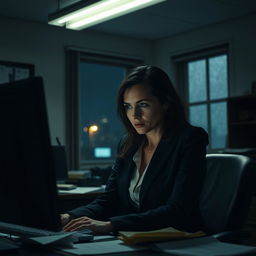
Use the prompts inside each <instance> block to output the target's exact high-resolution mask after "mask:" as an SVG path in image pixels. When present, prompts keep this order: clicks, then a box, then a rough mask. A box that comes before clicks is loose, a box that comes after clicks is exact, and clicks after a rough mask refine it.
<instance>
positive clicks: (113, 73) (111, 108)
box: [80, 61, 126, 163]
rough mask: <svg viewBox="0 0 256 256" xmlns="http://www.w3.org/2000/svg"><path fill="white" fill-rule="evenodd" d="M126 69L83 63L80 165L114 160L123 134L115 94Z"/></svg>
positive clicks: (81, 73) (81, 70)
mask: <svg viewBox="0 0 256 256" xmlns="http://www.w3.org/2000/svg"><path fill="white" fill-rule="evenodd" d="M125 74H126V68H125V67H120V66H112V65H106V64H99V63H88V62H84V61H82V62H80V120H81V122H80V124H81V127H80V161H81V162H82V163H86V162H89V161H95V160H96V161H97V160H112V159H113V158H114V157H115V153H116V145H117V144H118V141H119V140H120V138H121V136H122V135H123V134H124V131H123V127H122V125H121V122H120V121H119V120H118V117H117V114H116V94H117V89H118V86H119V85H120V83H121V81H122V80H123V79H124V76H125Z"/></svg>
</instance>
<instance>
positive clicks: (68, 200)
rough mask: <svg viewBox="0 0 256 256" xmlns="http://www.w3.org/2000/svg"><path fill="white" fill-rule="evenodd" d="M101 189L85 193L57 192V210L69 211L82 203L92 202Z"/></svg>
mask: <svg viewBox="0 0 256 256" xmlns="http://www.w3.org/2000/svg"><path fill="white" fill-rule="evenodd" d="M101 193H102V191H97V192H90V193H85V194H72V192H71V193H69V194H59V195H58V200H57V206H58V209H59V212H61V213H63V212H66V211H70V210H72V209H74V208H77V207H79V206H82V205H86V204H88V203H90V202H92V201H93V200H94V199H95V198H96V197H97V196H99V195H100V194H101Z"/></svg>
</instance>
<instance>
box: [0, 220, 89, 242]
mask: <svg viewBox="0 0 256 256" xmlns="http://www.w3.org/2000/svg"><path fill="white" fill-rule="evenodd" d="M0 232H2V233H6V234H11V235H16V236H19V237H22V238H29V237H40V236H56V235H62V234H67V232H64V231H50V230H45V229H39V228H32V227H27V226H22V225H17V224H12V223H7V222H1V221H0ZM72 236H74V237H76V238H77V239H78V242H84V241H92V240H93V234H92V231H91V230H89V229H84V230H81V231H76V232H72Z"/></svg>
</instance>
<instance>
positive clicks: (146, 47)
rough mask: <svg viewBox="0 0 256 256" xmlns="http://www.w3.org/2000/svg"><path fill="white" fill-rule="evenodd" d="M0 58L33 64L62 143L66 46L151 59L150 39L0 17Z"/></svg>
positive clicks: (52, 128) (54, 130)
mask: <svg viewBox="0 0 256 256" xmlns="http://www.w3.org/2000/svg"><path fill="white" fill-rule="evenodd" d="M0 35H1V36H0V56H1V57H0V59H1V60H3V61H14V62H22V63H31V64H35V73H36V75H40V76H42V77H43V78H44V82H45V92H46V100H47V108H48V117H49V123H50V132H51V137H52V142H53V143H54V144H55V137H56V136H58V137H60V139H61V141H62V142H63V143H65V54H64V52H65V47H66V46H75V47H81V48H83V49H85V50H88V51H96V52H97V51H100V52H103V53H104V52H106V53H110V52H112V53H113V54H117V55H124V56H135V57H138V58H141V59H145V61H146V62H147V63H150V62H151V60H152V58H151V53H152V43H151V42H149V41H143V40H136V39H130V38H124V37H116V36H111V35H106V34H102V33H100V34H99V33H95V32H90V31H79V32H78V31H70V30H65V29H64V28H58V27H53V26H48V25H47V24H40V23H33V22H26V21H21V20H15V19H6V18H0Z"/></svg>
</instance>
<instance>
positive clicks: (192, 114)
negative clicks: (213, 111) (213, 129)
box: [189, 104, 208, 131]
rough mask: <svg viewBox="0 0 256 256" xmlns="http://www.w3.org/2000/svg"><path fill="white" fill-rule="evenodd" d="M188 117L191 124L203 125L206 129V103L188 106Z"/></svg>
mask: <svg viewBox="0 0 256 256" xmlns="http://www.w3.org/2000/svg"><path fill="white" fill-rule="evenodd" d="M189 119H190V123H191V124H192V125H195V126H199V127H203V128H204V129H205V130H206V131H208V124H207V123H208V122H207V107H206V104H201V105H195V106H190V108H189Z"/></svg>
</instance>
